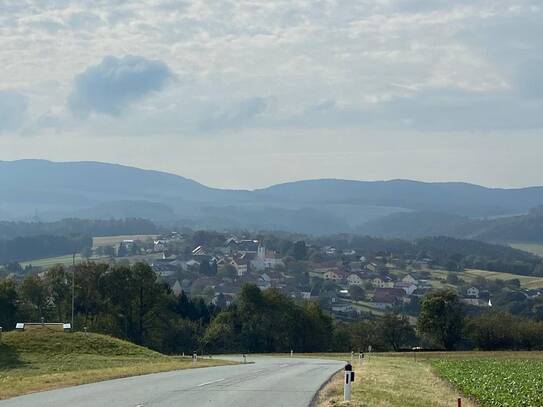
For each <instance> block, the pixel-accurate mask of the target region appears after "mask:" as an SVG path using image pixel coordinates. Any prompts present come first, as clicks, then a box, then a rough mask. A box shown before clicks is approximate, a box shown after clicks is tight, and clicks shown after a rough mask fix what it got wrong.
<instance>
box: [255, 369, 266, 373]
mask: <svg viewBox="0 0 543 407" xmlns="http://www.w3.org/2000/svg"><path fill="white" fill-rule="evenodd" d="M263 371H264V369H260V370H255V371H254V372H253V373H259V372H263Z"/></svg>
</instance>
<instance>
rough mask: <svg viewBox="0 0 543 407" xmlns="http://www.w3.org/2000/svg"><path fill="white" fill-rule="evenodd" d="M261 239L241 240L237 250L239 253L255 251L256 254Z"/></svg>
mask: <svg viewBox="0 0 543 407" xmlns="http://www.w3.org/2000/svg"><path fill="white" fill-rule="evenodd" d="M258 247H259V241H258V240H249V239H245V240H240V241H239V242H237V244H236V250H237V251H238V253H241V254H244V253H253V254H255V253H256V252H257V251H258Z"/></svg>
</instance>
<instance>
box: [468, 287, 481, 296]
mask: <svg viewBox="0 0 543 407" xmlns="http://www.w3.org/2000/svg"><path fill="white" fill-rule="evenodd" d="M467 295H468V297H474V298H479V289H478V288H477V287H470V288H468V290H467Z"/></svg>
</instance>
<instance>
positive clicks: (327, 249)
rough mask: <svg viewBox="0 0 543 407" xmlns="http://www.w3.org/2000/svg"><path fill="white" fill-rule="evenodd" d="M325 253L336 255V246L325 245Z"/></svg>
mask: <svg viewBox="0 0 543 407" xmlns="http://www.w3.org/2000/svg"><path fill="white" fill-rule="evenodd" d="M324 254H326V255H327V256H335V255H336V254H337V249H336V248H335V247H334V246H326V247H324Z"/></svg>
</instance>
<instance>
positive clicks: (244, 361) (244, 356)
mask: <svg viewBox="0 0 543 407" xmlns="http://www.w3.org/2000/svg"><path fill="white" fill-rule="evenodd" d="M246 363H247V355H246V354H245V353H244V354H243V364H246Z"/></svg>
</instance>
